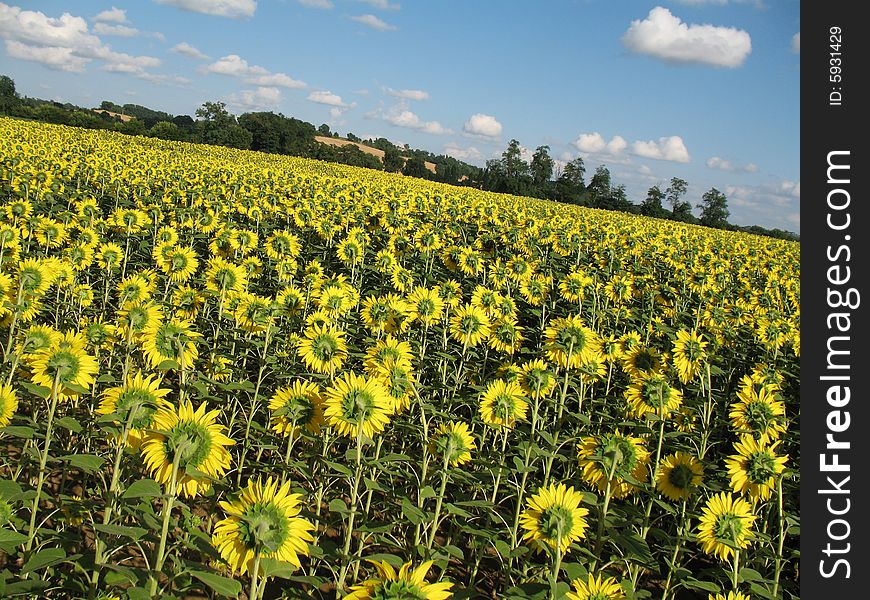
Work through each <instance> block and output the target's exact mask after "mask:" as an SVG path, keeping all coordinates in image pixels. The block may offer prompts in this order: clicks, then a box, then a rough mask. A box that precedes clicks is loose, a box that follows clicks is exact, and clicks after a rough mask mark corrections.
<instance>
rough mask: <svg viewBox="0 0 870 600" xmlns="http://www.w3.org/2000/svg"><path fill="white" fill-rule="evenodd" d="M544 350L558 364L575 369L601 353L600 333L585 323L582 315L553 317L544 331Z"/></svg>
mask: <svg viewBox="0 0 870 600" xmlns="http://www.w3.org/2000/svg"><path fill="white" fill-rule="evenodd" d="M544 340H545V343H544V351H545V352H546V354H547V357H548V358H549V359H550V360H551V361H552V362H554V363H556V364H557V365H559V366H560V367H563V368H567V369H575V368H577V367H579V366H580V365H582V364H583V363H585V362H587V361H588V360H589V359H590V358H592V357H593V356H595V355H596V354H599V353H600V349H601V342H600V341H599V338H598V334H597V333H595V332H594V331H592V330H591V329H589V328H588V327H586V326H585V325H584V324H583V319H582V318H581V317H580V315H574V316H572V317H562V318H558V319H553V320H552V321H551V322H550V325H549V326H548V327H547V329H546V330H545V331H544Z"/></svg>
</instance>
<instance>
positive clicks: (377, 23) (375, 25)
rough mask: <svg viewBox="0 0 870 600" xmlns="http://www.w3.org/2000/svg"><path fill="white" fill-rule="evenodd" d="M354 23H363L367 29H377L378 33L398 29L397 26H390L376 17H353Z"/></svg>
mask: <svg viewBox="0 0 870 600" xmlns="http://www.w3.org/2000/svg"><path fill="white" fill-rule="evenodd" d="M351 20H352V21H356V22H357V23H362V24H363V25H365V26H367V27H371V28H372V29H377V30H378V31H391V30H394V29H398V27H396V26H395V25H390V24H389V23H386V22H384V21H383V20H381V19H379V18H377V17H376V16H374V15H358V16H355V17H351Z"/></svg>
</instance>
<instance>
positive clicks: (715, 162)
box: [705, 156, 758, 173]
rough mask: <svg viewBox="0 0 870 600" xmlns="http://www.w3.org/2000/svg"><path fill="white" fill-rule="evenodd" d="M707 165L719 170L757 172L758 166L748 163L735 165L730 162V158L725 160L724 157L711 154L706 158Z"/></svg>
mask: <svg viewBox="0 0 870 600" xmlns="http://www.w3.org/2000/svg"><path fill="white" fill-rule="evenodd" d="M705 164H706V165H707V167H709V168H710V169H718V170H720V171H728V172H744V173H757V172H758V166H757V165H755V164H753V163H749V164H746V165H737V164H734V163H732V162H731V161H730V160H726V159H724V158H720V157H718V156H711V157H710V158H708V159H707V161H706V163H705Z"/></svg>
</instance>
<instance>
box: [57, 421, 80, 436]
mask: <svg viewBox="0 0 870 600" xmlns="http://www.w3.org/2000/svg"><path fill="white" fill-rule="evenodd" d="M56 423H57V425H58V427H63V428H64V429H69V430H70V431H72V432H73V433H79V432H80V431H81V430H82V426H81V424H80V423H79V422H78V421H76V420H75V419H73V418H72V417H62V418H60V419H58V420H57V421H56Z"/></svg>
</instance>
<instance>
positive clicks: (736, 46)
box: [622, 6, 752, 68]
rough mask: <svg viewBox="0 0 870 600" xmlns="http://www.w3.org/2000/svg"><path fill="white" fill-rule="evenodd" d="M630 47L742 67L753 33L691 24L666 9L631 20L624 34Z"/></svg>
mask: <svg viewBox="0 0 870 600" xmlns="http://www.w3.org/2000/svg"><path fill="white" fill-rule="evenodd" d="M622 43H623V44H624V45H625V47H626V48H628V49H629V50H631V51H632V52H636V53H637V54H646V55H649V56H652V57H654V58H659V59H662V60H665V61H668V62H676V63H700V64H706V65H712V66H715V67H727V68H734V67H739V66H740V65H742V64H743V62H744V61H745V60H746V57H748V56H749V54H750V52H752V40H751V38H750V37H749V34H748V33H747V32H745V31H743V30H740V29H736V28H733V27H717V26H714V25H687V24H686V23H683V22H682V21H681V20H680V19H679V17H676V16H674V15H672V14H671V11H669V10H668V9H666V8H662V7H661V6H657V7H655V8H653V9H652V10H651V11H650V12H649V15H647V17H646V19H644V20H642V21H640V20H635V21H632V22H631V25H630V26H629V28H628V31H626V32H625V34H624V35H623V36H622Z"/></svg>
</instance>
